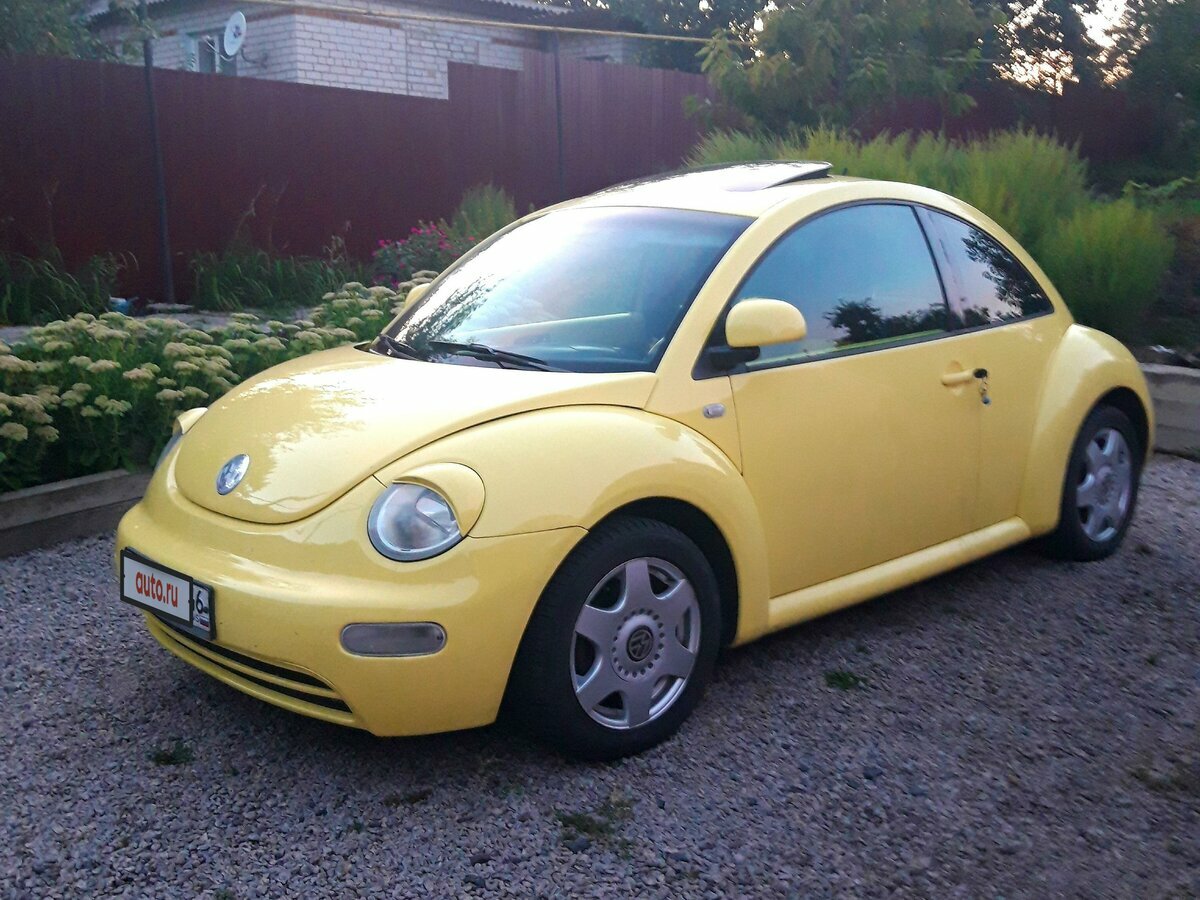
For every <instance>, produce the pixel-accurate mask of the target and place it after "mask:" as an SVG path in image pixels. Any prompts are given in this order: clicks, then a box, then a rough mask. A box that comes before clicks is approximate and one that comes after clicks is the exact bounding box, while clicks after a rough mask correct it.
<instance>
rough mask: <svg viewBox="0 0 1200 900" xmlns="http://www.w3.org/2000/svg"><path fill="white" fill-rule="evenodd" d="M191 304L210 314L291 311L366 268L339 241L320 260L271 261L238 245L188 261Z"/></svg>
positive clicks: (362, 275)
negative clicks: (193, 287)
mask: <svg viewBox="0 0 1200 900" xmlns="http://www.w3.org/2000/svg"><path fill="white" fill-rule="evenodd" d="M191 267H192V276H193V278H194V280H195V289H194V291H193V292H192V304H193V305H194V306H196V307H198V308H200V309H215V310H224V311H231V310H240V309H263V310H293V309H295V308H296V307H298V306H303V305H304V304H306V303H309V302H311V298H312V297H319V296H321V295H322V294H324V293H326V292H328V291H331V290H334V289H335V288H336V287H337V286H338V285H341V284H345V283H347V282H351V281H362V280H364V279H365V278H366V277H367V268H366V267H365V266H364V265H362V264H360V263H357V262H354V261H353V260H351V259H349V258H348V257H347V256H346V253H345V247H344V245H343V244H342V241H341V239H340V238H336V237H335V238H334V239H333V241H332V243H331V244H330V246H329V248H328V253H327V255H326V256H325V257H324V258H317V257H309V256H277V255H274V254H271V253H268V252H267V251H266V250H258V249H255V248H253V247H250V246H246V245H244V244H235V245H234V246H231V247H230V248H229V249H227V250H224V251H222V252H220V253H198V254H196V256H194V257H193V258H192V266H191Z"/></svg>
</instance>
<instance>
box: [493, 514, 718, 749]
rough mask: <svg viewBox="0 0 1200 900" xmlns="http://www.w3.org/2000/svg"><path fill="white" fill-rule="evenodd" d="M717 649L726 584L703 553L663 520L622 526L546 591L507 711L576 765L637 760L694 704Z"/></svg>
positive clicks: (601, 534)
mask: <svg viewBox="0 0 1200 900" xmlns="http://www.w3.org/2000/svg"><path fill="white" fill-rule="evenodd" d="M585 607H586V608H587V610H589V611H588V612H585ZM585 632H586V634H585ZM720 643H721V604H720V599H719V593H718V587H717V581H716V578H715V576H714V575H713V572H712V568H711V567H710V566H709V565H708V562H707V561H706V560H705V558H704V554H702V553H701V552H700V550H699V548H697V547H696V545H695V544H694V543H692V541H691V540H690V539H688V537H687V536H686V535H684V534H683V533H682V532H680V531H678V530H677V529H675V528H672V527H670V526H669V525H666V524H664V523H662V522H658V521H655V520H652V519H640V518H619V519H614V520H613V521H611V522H609V523H606V524H604V525H602V526H601V527H599V528H597V529H596V530H595V531H593V532H592V533H591V534H590V535H588V536H587V537H586V538H585V539H584V540H583V542H582V543H581V544H580V545H579V546H578V547H577V548H576V549H575V550H574V551H572V553H571V555H570V556H568V557H567V559H566V561H565V562H564V563H563V564H562V566H560V567H559V570H558V572H557V573H556V574H555V575H554V577H553V578H552V579H551V581H550V583H549V584H548V585H547V587H546V590H545V591H544V592H543V594H542V597H541V600H540V601H539V602H538V606H537V609H536V610H535V611H534V614H533V616H532V617H531V618H530V621H529V625H528V627H527V628H526V630H525V636H524V637H523V639H522V641H521V646H520V649H519V650H518V652H517V659H516V663H515V664H514V668H513V675H512V679H511V680H510V682H509V688H508V694H507V697H506V700H505V707H506V711H507V712H508V714H509V715H510V716H511V717H512V718H513V719H515V720H516V721H517V722H518V723H519V724H520V725H521V726H522V727H523V728H524V729H525V730H526V731H527V732H529V733H531V734H532V735H533V736H534V737H535V738H538V739H540V740H541V741H543V742H545V743H547V744H549V745H550V746H552V747H554V748H555V749H557V750H558V751H559V752H561V753H563V754H564V755H566V756H568V757H572V758H575V759H582V760H597V761H603V760H613V759H619V758H621V757H623V756H629V755H631V754H634V753H640V752H641V751H643V750H646V749H648V748H650V747H653V746H654V745H655V744H658V743H660V742H662V741H664V740H666V739H667V738H669V737H670V736H671V735H672V734H674V733H675V731H676V730H677V729H678V728H679V726H680V725H681V724H682V723H683V721H684V719H686V718H687V717H688V715H689V714H690V713H691V711H692V709H693V708H695V706H696V704H697V702H699V700H700V697H701V695H702V694H703V692H704V688H705V686H706V685H707V683H708V681H709V679H710V678H711V676H712V670H713V664H714V662H715V661H716V657H717V652H718V650H719V649H720ZM609 688H611V689H612V690H611V691H609V690H608V689H609Z"/></svg>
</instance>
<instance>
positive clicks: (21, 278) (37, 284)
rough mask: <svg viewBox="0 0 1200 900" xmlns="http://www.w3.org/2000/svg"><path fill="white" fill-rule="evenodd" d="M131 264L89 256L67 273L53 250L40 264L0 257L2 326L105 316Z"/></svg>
mask: <svg viewBox="0 0 1200 900" xmlns="http://www.w3.org/2000/svg"><path fill="white" fill-rule="evenodd" d="M130 259H131V257H123V256H115V255H113V254H104V255H100V256H93V257H92V258H91V259H89V260H88V261H87V262H86V263H85V264H84V265H83V267H82V268H81V269H80V270H79V271H77V272H75V273H71V272H69V271H67V268H66V266H65V264H64V262H63V258H62V254H60V253H59V252H58V251H56V250H55V251H51V252H50V253H49V254H48V255H46V256H44V257H38V258H34V257H28V256H20V255H18V254H0V325H31V324H37V323H41V322H50V321H52V320H54V319H63V318H66V317H68V316H73V315H75V313H78V312H90V313H93V314H99V313H102V312H104V311H105V310H106V309H108V299H109V297H111V296H112V294H113V292H114V290H115V288H116V285H117V279H118V277H119V276H120V274H121V272H122V271H123V270H124V269H125V268H127V267H128V265H129V260H130Z"/></svg>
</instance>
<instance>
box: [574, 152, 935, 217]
mask: <svg viewBox="0 0 1200 900" xmlns="http://www.w3.org/2000/svg"><path fill="white" fill-rule="evenodd" d="M832 170H833V164H832V163H828V162H820V161H812V160H762V161H759V162H743V163H732V164H728V165H717V166H707V167H704V168H699V169H681V170H678V171H674V172H668V173H666V174H663V175H654V176H651V177H649V178H641V179H638V180H637V181H628V182H624V183H622V184H617V185H614V186H613V187H610V188H604V189H603V190H600V191H597V192H596V193H594V194H589V195H588V196H586V197H581V198H579V199H578V200H572V201H569V202H568V203H565V204H562V206H564V207H589V206H654V207H663V208H667V209H690V210H700V211H704V212H716V213H726V214H730V215H739V216H749V217H752V218H758V217H759V216H762V215H764V214H765V213H766V212H767V211H768V210H770V209H772V208H773V207H775V206H778V205H779V204H781V203H786V202H787V201H789V200H794V199H796V198H797V197H799V196H801V195H802V194H812V193H815V192H824V191H829V190H831V189H834V188H837V187H844V186H846V185H847V184H849V183H853V184H862V183H863V182H864V181H866V180H867V179H862V178H852V177H848V176H845V175H833V174H831V172H832ZM875 183H876V184H878V185H879V187H880V196H881V197H882V196H888V195H889V194H890V193H891V190H890V189H894V188H895V187H897V185H895V184H893V183H891V182H885V181H879V182H875ZM906 187H909V188H911V186H906ZM929 194H930V196H931V198H932V197H934V196H937V192H935V191H930V192H929Z"/></svg>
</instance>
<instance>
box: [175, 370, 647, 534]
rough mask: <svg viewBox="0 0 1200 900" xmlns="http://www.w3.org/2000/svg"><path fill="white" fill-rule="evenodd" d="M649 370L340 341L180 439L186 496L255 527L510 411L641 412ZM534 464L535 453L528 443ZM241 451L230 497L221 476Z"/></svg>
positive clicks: (236, 396) (268, 376)
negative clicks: (450, 360) (418, 355)
mask: <svg viewBox="0 0 1200 900" xmlns="http://www.w3.org/2000/svg"><path fill="white" fill-rule="evenodd" d="M654 380H655V376H654V375H653V374H652V373H650V372H630V373H619V374H590V373H573V372H539V371H527V370H520V369H498V368H495V367H492V366H475V365H449V364H444V363H426V362H417V361H412V360H399V359H390V358H387V357H383V356H378V355H375V354H371V353H364V352H362V351H361V350H357V349H355V348H353V347H342V348H339V349H337V350H328V351H325V352H323V353H316V354H313V355H312V356H306V357H303V358H301V359H297V360H292V361H291V362H287V363H284V364H283V365H280V366H276V367H275V368H273V369H269V370H267V371H266V372H263V373H261V374H260V375H257V376H256V377H254V378H252V379H250V380H248V381H246V382H245V383H244V384H242V385H240V386H239V387H237V388H235V389H234V390H232V391H230V392H229V393H228V394H226V395H225V396H224V397H222V398H221V399H220V400H218V401H217V402H216V403H214V404H213V405H212V406H211V407H210V408H209V410H208V412H206V413H205V414H204V415H203V416H201V417H200V419H199V420H198V421H197V422H196V424H195V425H193V426H192V428H191V429H190V430H189V431H188V432H187V436H186V437H185V439H184V440H183V441H181V442H180V444H179V451H178V453H177V455H176V460H175V463H174V471H175V482H176V484H177V485H178V488H179V490H180V491H181V492H182V493H183V494H184V496H186V497H187V498H188V499H189V500H191V501H192V502H194V503H197V504H199V505H200V506H203V507H205V508H206V509H210V510H212V511H213V512H217V513H221V514H223V515H227V516H232V517H234V518H237V519H242V520H244V521H248V522H258V523H262V524H281V523H284V522H293V521H296V520H297V519H302V518H304V517H306V516H310V515H312V514H313V513H315V512H317V511H318V510H320V509H322V508H324V507H325V506H327V505H329V504H330V503H332V502H333V501H334V500H336V499H337V498H338V497H340V496H342V495H343V494H345V493H346V492H347V491H349V490H350V489H351V488H352V487H354V486H355V485H357V484H359V483H361V482H362V481H363V480H364V479H366V478H368V477H370V476H371V475H372V474H373V473H374V472H376V471H378V470H379V469H381V468H383V467H384V466H386V465H387V464H389V463H391V462H393V461H395V460H397V459H399V458H400V457H402V456H404V455H405V454H407V453H410V452H412V451H413V450H416V449H418V448H420V447H422V446H424V445H426V444H428V443H430V442H431V441H435V440H437V439H438V438H441V437H445V436H446V435H448V434H452V433H454V432H456V431H461V430H462V429H464V428H469V427H471V426H472V425H478V424H480V423H482V422H487V421H490V420H492V419H498V418H501V417H503V416H511V415H514V414H516V413H522V412H527V411H530V410H535V409H545V408H548V407H555V406H572V405H578V404H605V405H610V406H629V407H636V408H642V407H644V406H645V404H646V401H647V399H648V398H649V396H650V391H651V389H652V387H653V385H654ZM529 451H530V464H531V465H533V464H536V462H535V461H536V456H537V453H538V452H540V451H541V452H553V448H538V447H536V446H534V445H531V446H530V448H529ZM241 454H245V455H247V456H248V457H249V458H250V462H249V466H248V467H247V469H246V472H245V475H244V476H243V478H242V481H241V483H240V484H239V485H238V486H237V487H236V488H234V489H233V490H232V491H230V492H229V493H228V494H225V495H221V494H220V493H218V491H217V484H216V483H217V474H218V473H219V472H220V470H221V467H222V466H224V465H225V463H226V462H228V461H229V460H231V459H232V458H234V457H236V456H239V455H241Z"/></svg>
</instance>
